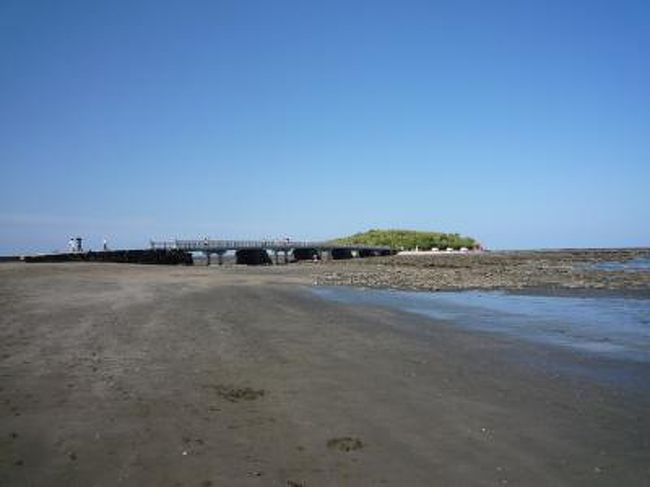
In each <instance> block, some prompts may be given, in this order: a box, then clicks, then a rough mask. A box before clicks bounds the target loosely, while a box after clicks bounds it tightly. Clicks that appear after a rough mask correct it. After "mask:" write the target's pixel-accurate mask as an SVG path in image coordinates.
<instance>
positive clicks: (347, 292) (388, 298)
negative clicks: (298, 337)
mask: <svg viewBox="0 0 650 487" xmlns="http://www.w3.org/2000/svg"><path fill="white" fill-rule="evenodd" d="M314 292H315V293H316V294H318V295H319V296H321V297H323V298H327V299H331V300H335V301H339V302H344V303H349V304H361V305H377V306H386V307H391V308H397V309H400V310H403V311H407V312H412V313H417V314H421V315H425V316H428V317H430V318H433V319H438V320H445V321H447V322H450V323H453V324H456V325H458V326H462V327H465V328H468V329H474V330H481V331H487V332H491V333H496V334H505V335H510V336H515V337H517V338H520V339H523V340H527V341H532V342H538V343H546V344H552V345H557V346H561V347H568V348H571V349H574V350H577V351H581V352H584V353H590V354H598V355H601V356H607V357H610V358H615V359H622V360H630V361H635V362H644V363H650V299H638V298H629V297H603V296H598V297H565V296H532V295H519V294H517V295H515V294H508V293H504V292H498V291H461V292H440V293H427V292H413V291H394V290H375V289H358V288H347V287H321V288H314Z"/></svg>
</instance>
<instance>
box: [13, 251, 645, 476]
mask: <svg viewBox="0 0 650 487" xmlns="http://www.w3.org/2000/svg"><path fill="white" fill-rule="evenodd" d="M456 257H457V256H449V258H456ZM460 257H461V258H462V257H463V256H460ZM497 258H498V257H497ZM456 262H461V261H456ZM529 262H530V261H529ZM583 264H584V269H587V270H583V267H582V266H583ZM591 264H593V262H591V261H586V260H583V261H580V262H579V263H575V262H574V263H572V264H571V266H575V265H577V266H578V267H579V270H577V271H575V272H577V273H583V272H585V273H587V272H596V273H600V272H613V273H614V274H610V276H612V275H616V273H618V272H619V271H618V270H614V271H610V270H600V269H592V268H591V267H590V266H591ZM530 265H531V264H525V266H530ZM563 265H564V264H558V265H557V267H558V269H559V268H562V266H563ZM382 266H385V267H395V268H397V267H401V268H402V269H405V268H406V267H407V265H403V266H402V265H401V264H400V265H399V266H398V265H396V264H395V263H394V261H392V263H391V262H389V261H388V260H385V259H383V258H379V260H374V259H368V260H367V261H366V262H361V261H355V262H345V263H339V262H333V263H322V264H300V265H289V266H273V267H259V268H252V267H249V268H244V267H239V266H223V267H218V266H213V267H196V266H195V267H162V266H161V267H158V266H138V265H123V264H101V263H96V264H88V263H67V264H23V263H6V264H2V265H0V418H1V419H0V484H1V485H34V486H41V485H43V486H45V485H47V486H52V485H54V486H58V485H60V486H68V485H133V486H136V485H137V486H141V485H161V486H165V485H169V486H181V485H182V486H208V485H215V486H216V485H251V486H255V485H260V486H261V485H281V486H286V485H294V486H295V485H302V486H320V485H423V486H427V485H477V486H482V485H486V486H487V485H527V486H529V485H533V486H535V485H540V486H542V485H544V486H545V485H585V486H586V485H589V486H592V485H647V484H648V483H650V466H649V465H650V464H649V462H648V459H650V417H649V415H648V414H647V411H648V410H650V390H649V389H648V388H647V387H645V386H643V384H642V383H640V382H637V381H635V380H636V379H638V378H643V377H646V378H647V377H650V366H649V365H648V363H647V362H644V361H642V360H641V361H639V360H629V357H622V356H606V355H603V354H600V353H593V352H594V350H580V349H578V348H574V347H566V346H562V345H561V344H555V343H549V342H547V341H543V340H541V341H540V340H529V339H526V338H525V337H522V336H518V335H517V334H513V333H495V332H494V330H489V329H487V330H486V329H485V328H480V327H472V326H467V324H466V323H465V322H464V321H463V320H464V319H465V318H462V319H461V318H460V317H459V316H458V315H456V316H454V315H453V313H452V314H451V315H450V314H449V313H450V309H451V310H454V309H455V310H456V311H458V307H459V306H460V308H462V306H461V305H458V303H454V304H453V306H451V308H450V307H449V306H448V307H447V308H446V311H447V315H442V314H439V315H435V314H428V315H427V314H426V313H414V312H412V311H413V310H405V309H400V307H399V306H385V305H382V304H378V303H373V302H366V301H364V300H362V299H352V300H341V299H332V298H331V297H328V296H320V295H318V294H317V293H315V292H314V290H316V291H317V292H320V291H318V290H323V289H330V288H329V287H328V288H323V287H321V285H322V284H323V283H325V282H328V283H331V279H328V278H327V276H331V275H332V274H338V275H339V276H342V280H341V282H342V283H344V282H345V281H346V277H349V275H353V276H355V275H356V276H358V275H359V273H360V272H365V271H364V269H366V271H368V270H369V271H371V272H373V273H375V272H378V269H379V270H381V269H380V267H382ZM515 266H516V264H515ZM522 266H524V264H522V265H520V266H519V267H520V269H519V271H522V269H523V268H524V267H522ZM567 266H568V264H567ZM504 267H507V266H504ZM382 268H383V267H382ZM526 268H527V269H529V267H526ZM572 268H573V267H572ZM348 269H351V271H348ZM358 269H361V270H358ZM440 269H443V268H442V267H441V268H440ZM395 270H397V269H395ZM430 270H431V269H429V270H428V271H427V272H429V271H430ZM348 272H349V275H346V273H348ZM389 272H392V271H389ZM407 272H409V271H408V269H407ZM445 272H446V271H441V273H443V274H444V273H445ZM467 272H478V271H467ZM504 272H508V271H507V270H506V271H504ZM522 272H523V271H522ZM526 272H528V271H526ZM572 272H573V271H568V274H567V275H569V276H571V277H570V278H569V279H568V280H566V281H561V282H573V283H575V282H577V281H576V280H574V279H573V277H574V276H573V275H572ZM620 272H624V271H620ZM625 272H627V271H625ZM628 274H629V272H628ZM522 275H528V274H525V273H524V274H522ZM539 275H540V276H542V277H541V278H540V277H538V278H535V279H533V278H531V279H530V281H526V283H527V284H528V283H530V284H531V285H530V286H529V289H531V290H532V289H533V288H535V289H538V288H540V287H543V286H541V284H543V283H544V282H547V277H548V275H549V274H548V273H544V272H540V273H539ZM581 275H582V274H581ZM544 276H546V277H544ZM510 278H512V279H514V277H512V275H510V277H509V278H508V279H510ZM445 279H446V277H445ZM580 279H582V278H580ZM617 279H623V277H620V278H618V277H614V278H611V279H610V281H608V282H610V283H614V284H613V285H611V286H610V288H611V289H610V290H614V291H616V292H617V293H618V292H620V291H621V290H623V291H625V287H624V286H619V284H618V283H619V281H617ZM625 279H629V278H625ZM633 279H635V281H634V282H635V284H634V285H630V286H628V288H630V289H633V290H634V293H636V294H635V299H636V298H638V299H645V298H643V295H644V287H643V285H642V284H643V283H644V282H646V281H645V279H646V278H645V277H638V276H636V277H633ZM347 281H349V279H347ZM359 282H361V281H359ZM440 282H442V281H440ZM502 282H505V281H503V280H502ZM553 282H554V283H555V284H554V285H552V286H550V287H548V289H551V290H556V288H558V287H559V285H558V283H559V282H560V281H558V280H555V281H553ZM585 282H587V281H585ZM588 282H593V283H595V282H596V280H593V281H588ZM629 282H630V281H628V283H629ZM345 283H346V284H349V282H345ZM466 283H467V281H465V284H466ZM315 284H316V286H315ZM361 285H363V284H361ZM436 285H437V284H436ZM617 286H619V287H617ZM431 287H434V286H433V285H432V286H431ZM468 287H472V286H468ZM496 287H497V286H495V288H496ZM504 287H505V288H508V286H504ZM521 287H525V286H521ZM406 288H408V287H406ZM517 288H518V287H517V286H515V287H513V289H517ZM583 288H584V289H587V290H589V292H590V293H591V292H592V287H589V286H583ZM341 289H343V288H341ZM421 289H423V288H421ZM527 289H528V288H527ZM567 289H573V288H571V287H570V286H567ZM593 289H597V287H593ZM355 292H356V290H355ZM360 292H362V291H360ZM553 292H555V291H553ZM608 292H609V291H608ZM623 294H625V293H623ZM637 295H638V296H637ZM639 296H640V297H639ZM454 306H456V307H455V308H454ZM442 308H443V311H444V306H443V307H442ZM477 321H480V319H479V318H477ZM484 325H485V323H484ZM488 325H489V323H488ZM595 352H598V351H597V350H596V351H595ZM607 371H613V372H612V373H613V375H611V376H610V378H611V380H603V377H605V376H604V375H603V374H605V373H606V372H607ZM588 372H593V373H588ZM600 372H602V373H603V374H601V373H600ZM618 374H622V375H618ZM619 377H622V378H630V377H632V378H636V379H635V380H633V381H630V380H623V379H619Z"/></svg>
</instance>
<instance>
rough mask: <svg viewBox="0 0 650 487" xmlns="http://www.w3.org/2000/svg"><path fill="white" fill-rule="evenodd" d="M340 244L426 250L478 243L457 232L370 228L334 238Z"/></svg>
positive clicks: (454, 247)
mask: <svg viewBox="0 0 650 487" xmlns="http://www.w3.org/2000/svg"><path fill="white" fill-rule="evenodd" d="M334 242H336V243H340V244H363V245H386V246H389V247H391V248H392V249H395V250H402V249H407V250H408V249H415V248H416V247H417V248H419V249H420V250H428V249H431V248H434V247H437V248H439V249H446V248H447V247H451V248H453V249H460V248H461V247H467V248H468V249H472V248H475V247H477V246H478V245H479V244H478V242H477V241H476V240H474V239H473V238H471V237H465V236H462V235H460V234H458V233H442V232H422V231H418V230H380V229H372V230H368V231H367V232H361V233H355V234H354V235H350V236H348V237H342V238H338V239H335V240H334Z"/></svg>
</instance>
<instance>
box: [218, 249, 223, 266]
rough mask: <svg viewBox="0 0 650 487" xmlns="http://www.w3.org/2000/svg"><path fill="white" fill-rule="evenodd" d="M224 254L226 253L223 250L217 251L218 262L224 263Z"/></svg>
mask: <svg viewBox="0 0 650 487" xmlns="http://www.w3.org/2000/svg"><path fill="white" fill-rule="evenodd" d="M223 254H224V252H223V251H221V252H217V263H218V264H219V265H223Z"/></svg>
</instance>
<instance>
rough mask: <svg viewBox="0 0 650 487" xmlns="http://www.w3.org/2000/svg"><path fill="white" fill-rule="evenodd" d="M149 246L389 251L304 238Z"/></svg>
mask: <svg viewBox="0 0 650 487" xmlns="http://www.w3.org/2000/svg"><path fill="white" fill-rule="evenodd" d="M151 248H152V249H164V250H172V249H173V250H185V251H187V252H213V253H217V252H227V251H229V250H244V249H266V250H271V251H281V252H283V251H290V250H294V249H317V250H321V251H322V250H332V249H350V250H374V251H390V247H384V246H377V245H360V244H337V243H333V242H310V241H304V240H303V241H293V240H290V241H286V240H207V239H206V240H166V241H153V240H152V241H151Z"/></svg>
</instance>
